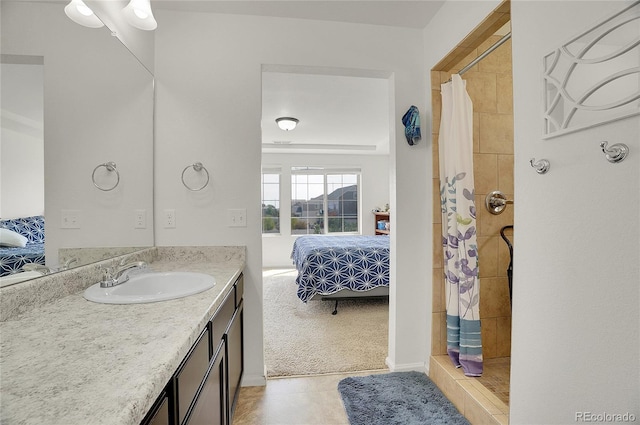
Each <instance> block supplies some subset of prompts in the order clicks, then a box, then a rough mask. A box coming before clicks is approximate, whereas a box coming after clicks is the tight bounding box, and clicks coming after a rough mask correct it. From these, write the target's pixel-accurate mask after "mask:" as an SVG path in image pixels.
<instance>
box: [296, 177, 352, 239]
mask: <svg viewBox="0 0 640 425" xmlns="http://www.w3.org/2000/svg"><path fill="white" fill-rule="evenodd" d="M359 181H360V174H359V172H355V171H349V172H345V171H341V170H331V169H311V168H306V167H294V168H292V170H291V234H294V235H304V234H330V233H357V232H358V229H359V217H358V211H359V208H358V192H359Z"/></svg>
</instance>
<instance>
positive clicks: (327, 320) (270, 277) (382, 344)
mask: <svg viewBox="0 0 640 425" xmlns="http://www.w3.org/2000/svg"><path fill="white" fill-rule="evenodd" d="M263 276H264V343H265V364H266V367H267V376H268V377H276V376H292V375H316V374H325V373H336V372H352V371H361V370H375V369H385V368H386V367H387V366H386V365H385V363H384V360H385V358H386V357H387V341H388V336H387V334H388V328H389V324H388V323H389V302H388V300H387V299H380V298H378V299H370V300H356V301H350V300H344V301H340V303H339V304H338V314H337V315H335V316H333V315H332V314H331V312H332V311H333V306H334V301H322V300H317V301H309V302H307V303H306V304H305V303H303V302H302V301H300V299H299V298H298V297H297V295H296V283H295V278H296V272H295V270H270V271H265V272H264V275H263Z"/></svg>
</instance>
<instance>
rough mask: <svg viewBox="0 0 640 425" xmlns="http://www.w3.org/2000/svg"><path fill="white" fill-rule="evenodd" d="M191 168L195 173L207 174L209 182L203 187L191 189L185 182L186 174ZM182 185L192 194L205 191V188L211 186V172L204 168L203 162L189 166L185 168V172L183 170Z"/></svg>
mask: <svg viewBox="0 0 640 425" xmlns="http://www.w3.org/2000/svg"><path fill="white" fill-rule="evenodd" d="M189 168H193V170H194V171H196V172H200V171H203V170H204V172H205V173H206V174H207V181H206V182H204V184H203V185H202V186H201V187H198V188H193V187H190V186H189V185H188V184H187V183H186V182H185V181H184V173H185V172H186V171H187V170H188V169H189ZM182 184H183V185H184V187H186V188H187V189H189V190H190V191H192V192H198V191H200V190H202V189H204V188H205V187H207V185H208V184H209V171H207V169H206V168H205V167H204V165H202V162H196V163H193V164H191V165H187V166H186V167H184V170H182Z"/></svg>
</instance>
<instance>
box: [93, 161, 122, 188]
mask: <svg viewBox="0 0 640 425" xmlns="http://www.w3.org/2000/svg"><path fill="white" fill-rule="evenodd" d="M100 167H104V168H106V169H107V171H109V172H110V173H111V172H115V173H116V183H115V184H114V185H113V186H111V187H102V186H100V185H99V184H98V183H96V171H98V168H100ZM91 180H93V185H94V186H95V187H97V188H98V189H100V190H102V191H104V192H109V191H110V190H113V189H115V188H116V186H118V184H119V183H120V173H119V172H118V169H117V168H116V163H115V162H113V161H109V162H105V163H104V164H99V165H98V166H97V167H96V168H94V169H93V173H91Z"/></svg>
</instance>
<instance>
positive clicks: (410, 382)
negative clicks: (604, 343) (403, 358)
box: [338, 372, 469, 425]
mask: <svg viewBox="0 0 640 425" xmlns="http://www.w3.org/2000/svg"><path fill="white" fill-rule="evenodd" d="M338 391H339V392H340V396H341V397H342V403H343V404H344V408H345V410H346V411H347V416H348V417H349V423H350V424H351V425H424V424H429V425H468V424H469V422H468V421H467V420H466V419H465V417H464V416H462V414H460V412H459V411H458V409H456V407H455V406H454V405H453V403H451V402H450V401H449V399H447V398H446V397H445V396H444V394H442V392H441V391H440V390H439V389H438V387H436V385H435V384H434V383H433V382H432V381H431V380H430V379H429V377H428V376H427V375H426V374H424V373H420V372H392V373H385V374H380V375H369V376H352V377H349V378H345V379H343V380H341V381H340V382H339V383H338Z"/></svg>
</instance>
